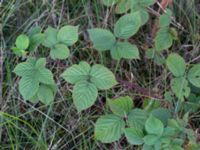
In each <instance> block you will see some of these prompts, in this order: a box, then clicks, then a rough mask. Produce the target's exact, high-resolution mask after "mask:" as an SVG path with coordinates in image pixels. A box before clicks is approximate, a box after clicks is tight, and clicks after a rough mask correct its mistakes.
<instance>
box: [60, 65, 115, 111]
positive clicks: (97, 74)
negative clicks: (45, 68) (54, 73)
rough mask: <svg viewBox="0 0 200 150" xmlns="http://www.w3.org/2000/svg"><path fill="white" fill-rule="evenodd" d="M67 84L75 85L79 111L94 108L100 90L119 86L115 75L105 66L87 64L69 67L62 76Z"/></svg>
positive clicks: (73, 95) (73, 93)
mask: <svg viewBox="0 0 200 150" xmlns="http://www.w3.org/2000/svg"><path fill="white" fill-rule="evenodd" d="M61 77H63V78H64V79H65V80H66V81H67V82H69V83H71V84H75V86H74V89H73V92H72V97H73V99H74V104H75V106H76V108H77V109H78V111H82V110H84V109H87V108H89V107H90V106H92V105H93V104H94V103H95V101H96V99H97V96H98V89H99V90H107V89H110V88H111V87H113V86H114V85H116V84H117V81H116V80H115V76H114V74H113V73H112V72H111V71H110V70H108V69H107V68H106V67H104V66H103V65H99V64H95V65H93V66H90V65H89V64H88V63H87V62H80V63H79V64H78V65H73V66H71V67H69V68H68V69H67V70H66V71H65V72H64V73H63V74H62V75H61Z"/></svg>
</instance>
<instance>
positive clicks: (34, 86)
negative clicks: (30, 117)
mask: <svg viewBox="0 0 200 150" xmlns="http://www.w3.org/2000/svg"><path fill="white" fill-rule="evenodd" d="M38 88H39V82H38V80H37V78H36V77H31V76H24V77H22V79H21V80H20V81H19V91H20V93H21V94H22V96H23V98H24V99H25V100H29V99H31V98H32V97H33V96H34V95H35V94H36V93H37V91H38Z"/></svg>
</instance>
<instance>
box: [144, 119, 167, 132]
mask: <svg viewBox="0 0 200 150" xmlns="http://www.w3.org/2000/svg"><path fill="white" fill-rule="evenodd" d="M145 129H146V131H147V132H148V133H149V134H155V135H162V133H163V131H164V125H163V123H162V122H161V121H160V120H159V119H157V118H156V117H154V116H153V115H150V117H149V118H148V119H147V121H146V122H145Z"/></svg>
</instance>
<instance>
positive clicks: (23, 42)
mask: <svg viewBox="0 0 200 150" xmlns="http://www.w3.org/2000/svg"><path fill="white" fill-rule="evenodd" d="M15 44H16V47H17V48H18V49H21V50H25V49H27V48H28V46H29V38H28V36H26V35H25V34H21V35H19V36H18V37H17V39H16V42H15Z"/></svg>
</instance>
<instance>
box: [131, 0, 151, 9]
mask: <svg viewBox="0 0 200 150" xmlns="http://www.w3.org/2000/svg"><path fill="white" fill-rule="evenodd" d="M154 3H155V0H131V10H132V11H134V12H135V11H138V10H142V9H145V8H146V7H148V6H150V5H153V4H154Z"/></svg>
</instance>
